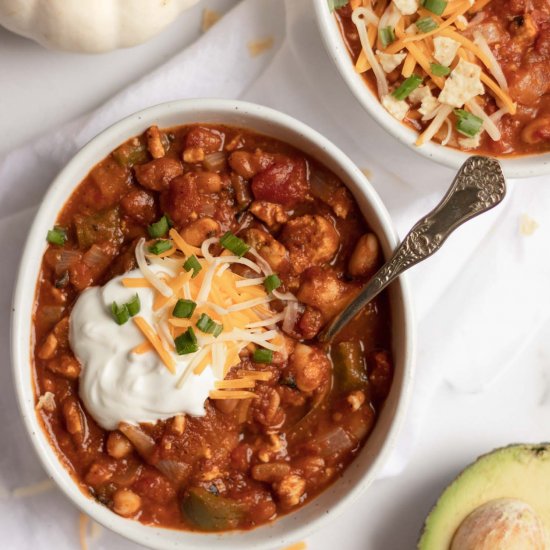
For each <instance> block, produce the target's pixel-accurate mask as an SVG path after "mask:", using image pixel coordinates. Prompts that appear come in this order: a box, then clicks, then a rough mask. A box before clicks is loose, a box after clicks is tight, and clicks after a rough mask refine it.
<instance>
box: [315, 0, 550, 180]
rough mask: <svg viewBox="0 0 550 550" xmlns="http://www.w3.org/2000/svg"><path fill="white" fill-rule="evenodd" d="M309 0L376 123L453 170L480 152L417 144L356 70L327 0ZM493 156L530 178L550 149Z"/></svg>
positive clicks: (507, 170)
mask: <svg viewBox="0 0 550 550" xmlns="http://www.w3.org/2000/svg"><path fill="white" fill-rule="evenodd" d="M311 1H312V2H313V7H314V10H315V15H316V19H317V26H318V28H319V30H320V33H321V37H322V40H323V43H324V45H325V50H326V51H327V54H328V56H329V57H330V58H331V59H332V61H333V63H334V64H335V65H336V69H337V70H338V72H339V73H340V76H341V77H342V79H343V80H344V82H345V83H346V84H347V86H348V88H349V89H350V91H351V92H352V94H353V95H354V96H355V98H356V99H357V101H358V102H359V103H360V105H361V106H362V107H363V108H364V109H365V111H367V113H368V114H369V115H370V116H371V117H372V118H373V119H374V120H375V121H376V122H377V123H378V125H379V126H381V127H382V128H383V129H384V130H386V132H388V133H389V134H390V135H391V136H393V137H394V138H396V139H397V140H398V141H400V142H401V143H402V144H404V145H406V146H407V147H408V148H409V149H412V150H413V151H415V152H416V153H417V154H419V155H421V156H423V157H425V158H427V159H430V160H432V161H434V162H437V163H438V164H441V165H443V166H447V167H448V168H453V169H455V170H458V169H459V168H460V167H461V166H462V164H463V163H464V161H465V160H466V159H467V158H468V157H469V156H471V155H476V154H479V153H476V152H475V151H471V152H466V151H460V150H458V149H453V148H451V147H445V146H442V145H440V144H439V143H435V142H433V141H430V142H429V143H426V144H424V145H423V146H422V147H417V146H416V145H415V141H416V138H417V137H418V133H417V132H416V131H415V130H413V129H412V128H409V127H408V126H406V125H405V124H403V123H402V122H400V121H398V120H397V119H395V118H394V117H393V116H391V115H390V114H389V113H388V112H387V111H386V110H385V109H384V107H383V106H382V104H381V103H380V101H379V100H378V98H377V97H376V96H375V94H374V93H373V92H372V91H371V90H370V89H369V87H368V85H367V84H366V82H365V81H364V78H363V76H362V75H360V74H358V73H357V72H355V69H354V67H353V63H352V61H351V57H350V55H349V52H348V50H347V48H346V45H345V43H344V40H343V37H342V34H341V32H340V29H339V27H338V25H337V23H336V20H335V16H334V14H333V13H331V11H330V9H329V5H328V1H327V0H311ZM495 158H497V160H498V161H499V162H500V164H501V166H502V171H503V173H504V175H505V176H506V177H507V178H529V177H535V176H541V175H545V174H549V173H550V153H541V154H539V155H525V156H517V157H495Z"/></svg>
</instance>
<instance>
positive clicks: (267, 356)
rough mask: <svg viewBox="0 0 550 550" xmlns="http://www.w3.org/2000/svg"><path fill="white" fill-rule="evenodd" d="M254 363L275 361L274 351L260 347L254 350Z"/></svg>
mask: <svg viewBox="0 0 550 550" xmlns="http://www.w3.org/2000/svg"><path fill="white" fill-rule="evenodd" d="M252 358H253V360H254V363H267V364H269V363H271V362H272V361H273V352H272V351H271V350H270V349H265V348H258V349H255V350H254V355H253V357H252Z"/></svg>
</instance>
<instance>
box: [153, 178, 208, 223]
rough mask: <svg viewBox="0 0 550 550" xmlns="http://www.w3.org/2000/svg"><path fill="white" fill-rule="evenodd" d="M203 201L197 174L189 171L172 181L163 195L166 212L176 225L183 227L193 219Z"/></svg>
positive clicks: (162, 200) (163, 205)
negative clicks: (198, 186)
mask: <svg viewBox="0 0 550 550" xmlns="http://www.w3.org/2000/svg"><path fill="white" fill-rule="evenodd" d="M200 203H201V197H200V195H199V190H198V188H197V181H196V175H195V174H193V173H191V172H188V173H187V174H184V175H183V176H178V177H177V178H174V179H173V180H172V181H171V182H170V188H169V189H168V191H167V192H166V193H163V195H162V197H161V204H162V207H163V210H164V212H167V213H168V215H169V216H170V218H171V219H172V220H173V221H174V223H175V224H176V226H178V227H181V226H183V225H185V224H186V223H188V222H189V221H191V219H192V215H193V214H196V213H197V211H198V209H199V206H200Z"/></svg>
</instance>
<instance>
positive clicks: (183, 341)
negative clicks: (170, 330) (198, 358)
mask: <svg viewBox="0 0 550 550" xmlns="http://www.w3.org/2000/svg"><path fill="white" fill-rule="evenodd" d="M174 344H175V345H176V352H177V354H178V355H187V354H188V353H195V352H196V351H198V350H199V345H198V344H197V337H196V336H195V331H194V330H193V329H192V328H191V327H189V328H188V329H187V330H186V331H185V332H184V333H183V334H180V335H179V336H178V337H177V338H176V339H175V340H174Z"/></svg>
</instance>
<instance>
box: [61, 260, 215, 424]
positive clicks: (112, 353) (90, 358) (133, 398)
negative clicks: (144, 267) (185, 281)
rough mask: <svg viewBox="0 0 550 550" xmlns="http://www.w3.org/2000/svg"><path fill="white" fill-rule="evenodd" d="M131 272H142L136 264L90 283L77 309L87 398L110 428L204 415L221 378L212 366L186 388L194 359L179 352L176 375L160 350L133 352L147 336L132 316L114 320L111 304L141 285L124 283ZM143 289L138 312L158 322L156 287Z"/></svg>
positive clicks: (77, 343)
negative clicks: (119, 322)
mask: <svg viewBox="0 0 550 550" xmlns="http://www.w3.org/2000/svg"><path fill="white" fill-rule="evenodd" d="M151 267H152V268H153V269H155V268H154V267H153V266H151ZM155 271H161V270H160V269H159V268H156V269H155ZM130 277H142V274H141V272H140V270H139V269H136V270H134V271H131V272H129V273H125V274H124V276H121V277H116V278H114V279H112V280H111V281H109V282H108V283H107V284H106V285H105V286H103V287H92V288H89V289H87V290H85V291H84V292H83V293H82V294H81V295H80V296H79V298H78V300H77V302H76V304H75V306H74V308H73V311H72V314H71V319H70V333H69V338H70V344H71V348H72V350H73V352H74V354H75V355H76V357H77V359H78V360H79V361H80V363H81V365H82V373H81V375H80V390H79V391H80V398H81V399H82V402H83V403H84V405H85V407H86V409H87V411H88V412H89V413H90V414H91V415H92V416H93V417H94V419H95V420H96V421H97V422H98V424H99V425H100V426H102V427H103V428H105V429H107V430H114V429H116V428H117V427H118V425H119V423H120V422H127V423H131V424H138V423H147V422H152V423H154V422H157V421H158V420H164V419H167V418H171V417H173V416H175V415H176V414H181V413H184V414H190V415H193V416H204V415H205V408H204V402H205V400H206V399H207V398H208V394H209V392H210V390H212V389H214V386H215V381H216V377H215V376H214V373H213V371H212V369H211V368H210V367H207V368H205V369H204V371H203V372H202V373H201V374H200V375H198V376H195V375H194V376H189V377H187V379H186V382H185V384H184V385H183V387H181V388H177V387H176V385H177V383H178V381H179V380H180V378H181V376H182V374H183V372H184V371H185V369H186V367H187V366H188V365H189V361H190V359H189V358H188V357H186V356H177V359H176V374H175V375H173V374H171V373H170V372H169V371H168V369H167V368H166V367H165V365H164V364H163V363H162V361H161V360H160V358H159V356H158V355H157V354H156V353H154V352H152V351H151V352H147V353H142V354H136V353H133V352H132V350H133V349H134V348H135V347H136V346H138V345H140V344H142V343H143V340H144V339H143V335H142V334H141V332H140V331H139V329H138V328H137V327H136V325H135V324H134V323H133V322H132V321H128V322H127V323H125V324H124V325H117V324H116V323H115V321H114V320H113V317H112V315H111V305H112V303H113V302H116V303H117V304H123V303H127V302H129V301H130V300H131V299H132V298H133V297H134V295H135V294H136V289H132V288H126V287H124V286H123V284H122V279H123V278H124V279H128V278H130ZM138 294H139V298H140V301H141V311H140V313H139V315H140V316H142V317H143V318H144V319H145V320H147V321H148V322H149V323H150V324H153V299H154V293H153V290H152V289H150V288H140V289H138Z"/></svg>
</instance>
